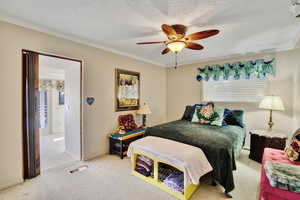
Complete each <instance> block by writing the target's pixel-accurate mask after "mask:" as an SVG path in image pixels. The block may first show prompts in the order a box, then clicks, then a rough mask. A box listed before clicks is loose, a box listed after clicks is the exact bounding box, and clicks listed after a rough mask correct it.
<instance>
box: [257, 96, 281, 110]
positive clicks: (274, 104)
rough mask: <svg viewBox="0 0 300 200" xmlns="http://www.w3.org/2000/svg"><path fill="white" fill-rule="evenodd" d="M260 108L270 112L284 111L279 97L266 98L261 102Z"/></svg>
mask: <svg viewBox="0 0 300 200" xmlns="http://www.w3.org/2000/svg"><path fill="white" fill-rule="evenodd" d="M259 108H262V109H268V110H284V106H283V103H282V100H281V98H280V97H279V96H265V97H264V98H263V100H262V101H261V102H260V104H259Z"/></svg>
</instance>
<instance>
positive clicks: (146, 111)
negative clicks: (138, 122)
mask: <svg viewBox="0 0 300 200" xmlns="http://www.w3.org/2000/svg"><path fill="white" fill-rule="evenodd" d="M137 114H139V115H143V127H146V115H149V114H151V110H150V107H149V105H148V104H146V103H145V104H144V105H142V106H141V107H140V109H139V110H138V111H137Z"/></svg>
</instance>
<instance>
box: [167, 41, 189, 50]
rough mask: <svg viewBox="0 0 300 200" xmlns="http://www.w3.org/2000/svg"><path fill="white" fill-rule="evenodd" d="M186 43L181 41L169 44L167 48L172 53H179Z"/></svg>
mask: <svg viewBox="0 0 300 200" xmlns="http://www.w3.org/2000/svg"><path fill="white" fill-rule="evenodd" d="M185 45H186V43H185V42H183V41H175V42H170V43H168V44H167V47H168V48H169V49H170V50H171V51H172V52H174V53H175V52H180V51H181V50H182V49H183V48H184V47H185Z"/></svg>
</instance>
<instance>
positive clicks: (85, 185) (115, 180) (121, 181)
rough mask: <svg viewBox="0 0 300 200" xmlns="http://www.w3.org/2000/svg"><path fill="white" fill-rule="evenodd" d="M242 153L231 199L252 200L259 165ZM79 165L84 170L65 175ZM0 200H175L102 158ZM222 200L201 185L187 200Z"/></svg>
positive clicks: (125, 166)
mask: <svg viewBox="0 0 300 200" xmlns="http://www.w3.org/2000/svg"><path fill="white" fill-rule="evenodd" d="M248 153H249V152H248V151H243V152H242V155H241V156H240V158H239V159H238V161H237V170H236V171H235V172H234V177H235V184H236V188H235V190H234V191H233V192H232V193H231V194H232V195H233V197H234V198H233V199H237V200H255V199H257V196H258V188H259V177H260V164H258V163H256V162H254V161H252V160H249V159H248ZM80 165H87V166H88V168H87V169H85V170H83V171H80V172H76V173H73V174H71V173H69V170H70V169H73V168H75V167H77V166H80ZM0 199H1V200H176V198H174V197H173V196H171V195H169V194H167V193H165V192H163V191H161V190H160V189H158V188H156V187H155V186H152V185H150V184H148V183H145V182H143V181H142V180H140V179H138V178H136V177H134V176H133V175H131V173H130V161H129V159H127V158H125V159H124V160H120V159H119V158H118V157H117V156H112V155H109V156H103V157H100V158H97V159H94V160H92V161H89V162H71V163H68V164H64V165H62V166H59V167H55V168H52V169H48V170H46V171H44V173H43V174H42V175H41V176H39V177H37V178H35V179H32V180H29V181H26V182H25V183H23V184H20V185H17V186H15V187H12V188H9V189H6V190H4V191H1V192H0ZM201 199H203V200H221V199H226V198H225V196H224V194H223V190H222V188H221V187H219V186H217V187H214V186H211V185H209V184H206V183H201V186H200V188H199V189H198V190H197V191H196V193H195V194H194V195H193V196H192V198H191V200H201Z"/></svg>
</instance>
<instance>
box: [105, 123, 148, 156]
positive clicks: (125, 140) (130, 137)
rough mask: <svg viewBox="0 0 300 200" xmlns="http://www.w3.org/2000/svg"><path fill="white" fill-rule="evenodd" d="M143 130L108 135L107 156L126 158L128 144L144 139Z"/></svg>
mask: <svg viewBox="0 0 300 200" xmlns="http://www.w3.org/2000/svg"><path fill="white" fill-rule="evenodd" d="M144 134H145V129H144V128H141V129H137V130H134V131H130V132H127V133H124V134H118V133H116V134H110V135H109V154H117V155H119V156H120V158H121V159H123V158H124V157H126V154H127V150H128V147H129V144H130V143H131V142H133V141H135V140H137V139H140V138H142V137H144Z"/></svg>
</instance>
